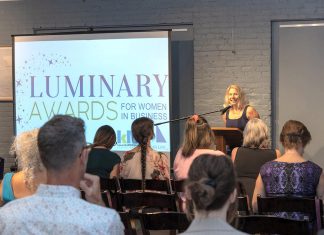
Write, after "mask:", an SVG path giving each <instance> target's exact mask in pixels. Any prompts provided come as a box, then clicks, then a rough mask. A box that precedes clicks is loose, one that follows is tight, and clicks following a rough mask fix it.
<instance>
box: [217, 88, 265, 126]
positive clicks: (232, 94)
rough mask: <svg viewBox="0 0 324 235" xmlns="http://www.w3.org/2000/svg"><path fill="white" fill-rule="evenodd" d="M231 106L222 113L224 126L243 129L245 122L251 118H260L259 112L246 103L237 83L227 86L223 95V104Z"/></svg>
mask: <svg viewBox="0 0 324 235" xmlns="http://www.w3.org/2000/svg"><path fill="white" fill-rule="evenodd" d="M229 105H231V106H232V107H231V108H230V109H229V110H227V111H226V112H225V113H224V114H223V116H222V117H223V120H224V122H225V125H226V127H236V128H239V129H240V130H241V131H243V130H244V128H245V125H246V123H247V122H248V121H249V120H250V119H252V118H260V116H259V113H258V112H257V111H256V110H255V108H253V107H252V106H250V105H248V101H247V100H246V98H245V93H244V92H243V90H242V89H241V88H240V87H239V86H238V85H230V86H229V87H227V89H226V92H225V97H224V106H225V107H227V106H229Z"/></svg>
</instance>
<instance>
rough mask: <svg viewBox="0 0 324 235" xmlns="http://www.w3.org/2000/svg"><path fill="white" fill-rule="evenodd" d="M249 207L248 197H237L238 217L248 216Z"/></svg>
mask: <svg viewBox="0 0 324 235" xmlns="http://www.w3.org/2000/svg"><path fill="white" fill-rule="evenodd" d="M250 211H251V210H250V206H249V197H248V196H247V195H245V196H238V197H237V214H238V215H249V214H250Z"/></svg>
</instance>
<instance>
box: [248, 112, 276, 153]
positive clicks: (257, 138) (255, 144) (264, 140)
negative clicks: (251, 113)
mask: <svg viewBox="0 0 324 235" xmlns="http://www.w3.org/2000/svg"><path fill="white" fill-rule="evenodd" d="M243 147H248V148H258V149H266V148H269V147H270V141H269V130H268V127H267V125H266V124H265V123H264V122H263V121H262V120H261V119H259V118H252V119H251V120H250V121H248V123H247V124H246V126H245V128H244V131H243Z"/></svg>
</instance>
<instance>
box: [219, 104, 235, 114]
mask: <svg viewBox="0 0 324 235" xmlns="http://www.w3.org/2000/svg"><path fill="white" fill-rule="evenodd" d="M230 108H232V105H229V106H227V107H225V108H223V109H221V110H219V112H220V113H221V115H223V114H224V113H226V112H227V110H229V109H230Z"/></svg>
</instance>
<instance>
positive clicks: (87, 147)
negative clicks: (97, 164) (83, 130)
mask: <svg viewBox="0 0 324 235" xmlns="http://www.w3.org/2000/svg"><path fill="white" fill-rule="evenodd" d="M92 147H93V144H92V143H86V144H85V146H83V147H82V150H83V149H91V148H92Z"/></svg>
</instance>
